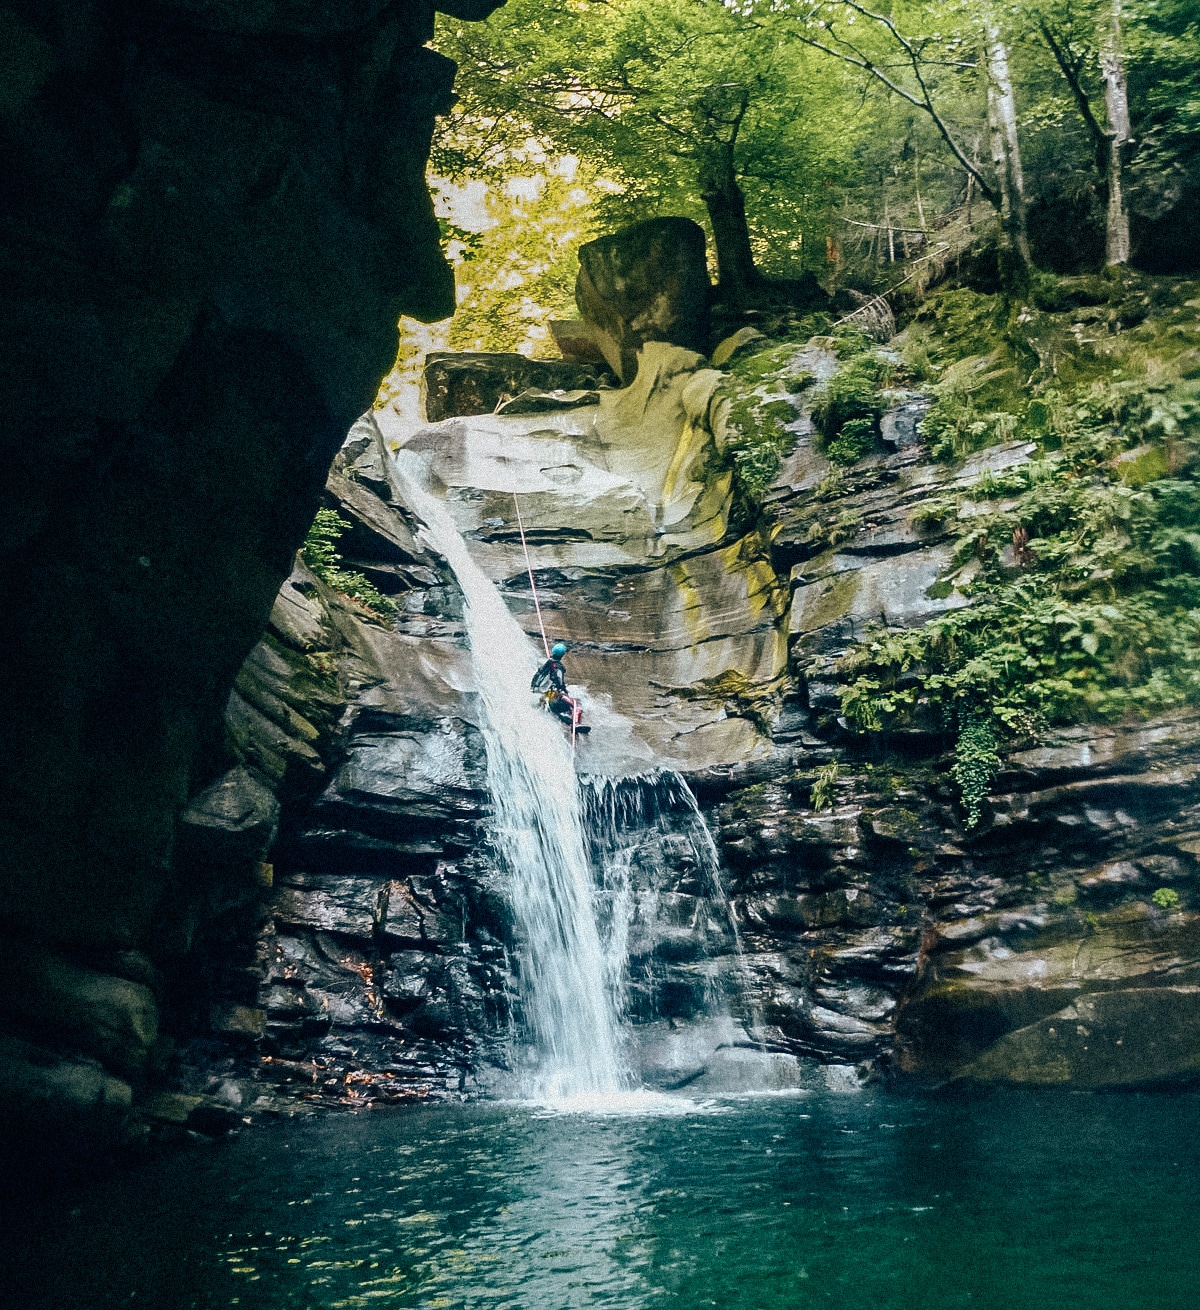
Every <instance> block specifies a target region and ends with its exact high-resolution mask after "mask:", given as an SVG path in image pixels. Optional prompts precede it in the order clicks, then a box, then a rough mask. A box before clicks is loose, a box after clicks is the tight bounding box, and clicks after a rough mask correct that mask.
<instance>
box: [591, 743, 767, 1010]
mask: <svg viewBox="0 0 1200 1310" xmlns="http://www.w3.org/2000/svg"><path fill="white" fill-rule="evenodd" d="M583 811H584V823H585V827H586V830H587V833H588V836H589V839H590V841H591V843H592V848H593V852H594V855H593V858H594V861H595V863H596V865H597V867H598V868H600V869H601V871H602V876H603V883H604V888H605V891H606V893H607V894H608V898H609V913H608V920H609V922H608V924H607V925H606V927H607V931H606V932H605V933H604V940H605V956H606V969H607V974H608V976H609V978H610V988H611V990H612V992H613V994H614V995H615V996H617V997H621V996H623V995H624V994H625V992H626V991H627V988H628V979H627V978H626V977H625V976H624V966H625V964H626V963H627V960H628V951H627V948H626V941H627V939H628V936H629V919H630V917H631V915H632V914H633V912H634V905H633V899H634V897H633V889H632V887H631V870H630V863H631V859H632V857H633V856H634V855H635V854H636V847H632V846H630V845H629V844H628V840H629V839H628V836H627V834H644V833H645V832H646V830H647V829H651V828H653V827H655V826H660V825H666V826H668V827H669V828H670V830H671V831H673V832H675V833H678V834H679V835H680V836H682V837H684V838H685V840H686V841H687V844H688V846H689V847H690V849H691V852H692V855H693V857H694V858H695V867H696V873H697V875H698V881H699V885H700V886H702V887H704V888H705V889H706V892H705V894H706V896H707V899H708V902H709V904H710V905H711V906H713V907H714V908H715V909H716V910H717V912H718V914H719V916H720V918H721V919H722V920H723V921H724V926H725V930H726V931H727V933H728V939H729V942H730V944H731V945H732V951H733V957H734V959H735V961H736V965H737V978H738V987H737V990H738V991H740V992H741V993H742V1003H743V1006H744V1008H745V1010H746V1011H747V1014H748V1018H749V1021H750V1022H749V1026H750V1030H751V1031H752V1032H758V1031H760V1030H761V1028H762V1016H761V1015H760V1013H759V1011H758V1006H757V1004H756V1003H755V1001H754V1000H753V991H754V988H753V981H752V979H751V977H750V973H749V969H748V967H747V964H746V956H745V952H744V950H743V948H742V935H741V929H740V927H739V926H738V921H737V915H736V913H735V912H734V908H733V904H732V902H731V901H730V899H729V893H728V892H727V891H726V890H725V882H724V879H723V878H722V876H721V855H720V852H719V851H718V850H717V843H716V840H715V839H714V837H713V834H712V829H711V828H709V826H708V823H707V821H706V820H705V818H704V812H703V811H702V810H701V808H700V803H699V802H698V801H697V799H696V796H695V793H694V792H693V791H692V789H691V788H690V787H689V786H688V784H687V779H686V778H684V777H683V775H682V774H679V773H677V772H675V770H673V769H656V770H654V771H653V772H651V773H644V774H639V775H637V776H634V777H626V778H602V777H589V778H585V779H584V786H583ZM707 992H708V995H707V998H706V1008H707V1009H708V1010H709V1012H710V1013H712V1014H716V1013H718V1012H720V1011H722V1010H724V1011H727V1010H728V1006H729V1004H730V1002H731V1001H732V1000H733V999H734V998H733V997H732V996H730V995H728V994H726V993H724V992H723V989H722V986H721V983H720V980H719V978H718V976H717V975H715V974H714V975H713V976H712V978H711V979H710V982H709V986H708V988H707Z"/></svg>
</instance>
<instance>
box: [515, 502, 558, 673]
mask: <svg viewBox="0 0 1200 1310" xmlns="http://www.w3.org/2000/svg"><path fill="white" fill-rule="evenodd" d="M513 504H514V505H515V506H516V508H517V527H518V528H519V529H520V530H521V549H522V550H523V551H524V552H525V569H526V572H527V573H528V574H529V591H530V594H531V595H532V596H533V611H534V613H535V614H536V615H537V621H538V628H539V629H540V630H541V634H542V649H543V650H544V651H545V652H546V658H547V659H549V658H550V643H549V642H548V641H547V640H546V625H545V624H544V623H543V622H542V606H541V603H540V602H539V601H538V594H537V583H536V582H535V581H534V580H533V562H532V561H531V560H530V558H529V543H528V542H527V541H526V540H525V524H524V523H523V522H522V520H521V502H520V501H519V500H518V499H517V493H516V492H515V491H514V492H513Z"/></svg>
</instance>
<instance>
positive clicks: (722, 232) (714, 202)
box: [700, 147, 763, 309]
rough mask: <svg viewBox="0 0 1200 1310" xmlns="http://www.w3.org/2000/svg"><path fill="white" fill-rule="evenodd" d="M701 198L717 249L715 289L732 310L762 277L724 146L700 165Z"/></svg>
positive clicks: (729, 154) (730, 153) (749, 296)
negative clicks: (755, 260) (755, 259)
mask: <svg viewBox="0 0 1200 1310" xmlns="http://www.w3.org/2000/svg"><path fill="white" fill-rule="evenodd" d="M700 198H701V199H702V200H703V201H704V205H705V208H706V209H707V210H708V218H709V221H710V222H711V223H712V231H713V245H714V247H715V248H716V252H717V291H718V293H719V295H720V298H721V299H722V300H723V301H724V302H725V304H726V305H729V306H730V307H731V308H734V309H741V308H744V307H745V306H746V305H748V304H750V303H751V301H752V300H753V299H754V292H755V291H756V290H757V289H758V288H759V287H760V286H761V285H762V281H763V277H762V274H761V273H760V272H759V271H758V268H757V266H756V265H755V263H754V251H753V250H752V249H751V247H750V228H749V227H748V226H747V223H746V198H745V196H743V195H742V188H741V187H740V186H739V185H738V181H737V174H736V173H735V171H734V167H733V150H732V148H731V147H730V148H728V149H723V150H721V152H720V153H719V154H717V155H715V156H713V157H712V158H710V159H708V160H706V161H705V162H704V163H703V164H702V165H701V171H700Z"/></svg>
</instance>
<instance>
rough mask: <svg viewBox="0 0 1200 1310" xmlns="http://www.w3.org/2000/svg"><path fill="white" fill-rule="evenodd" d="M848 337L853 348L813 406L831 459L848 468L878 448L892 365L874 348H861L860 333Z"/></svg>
mask: <svg viewBox="0 0 1200 1310" xmlns="http://www.w3.org/2000/svg"><path fill="white" fill-rule="evenodd" d="M845 340H848V341H850V342H851V344H852V345H853V347H854V349H852V350H851V351H849V353H847V354H846V355H845V357H844V362H843V363H842V364H841V366H840V367H839V368H838V370H837V372H836V373H835V374H834V375H833V377H831V378H830V379H829V381H828V382H826V383H824V384H823V385H822V386H821V388H820V391H819V394H818V396H817V401H816V404H815V405H814V406H813V423H814V424H815V425H816V428H817V432H818V434H819V437H820V441H819V444H820V445H821V446H822V448H823V449H824V451H825V454H826V455H827V456H828V457H829V459H830V461H831V462H832V463H834V464H837V465H840V466H842V467H844V468H848V467H849V466H850V465H852V464H857V463H858V461H859V460H860V459H862V458H864V457H865V456H866V455H869V454H870V453H871V451H872V450H874V449H875V447H876V444H877V441H878V437H879V418H880V415H881V414H882V413H883V411H884V409H885V408H886V399H885V397H884V394H883V391H882V386H883V382H884V380H885V378H886V377H887V375H888V373H889V371H890V366H889V365H888V364H887V363H886V362H885V361H884V360H882V359H881V358H880V356H879V353H878V351H877V350H875V349H874V348H869V349H865V350H864V349H860V347H861V346H862V341H860V340H858V338H857V336H853V337H849V338H845ZM868 344H869V343H868Z"/></svg>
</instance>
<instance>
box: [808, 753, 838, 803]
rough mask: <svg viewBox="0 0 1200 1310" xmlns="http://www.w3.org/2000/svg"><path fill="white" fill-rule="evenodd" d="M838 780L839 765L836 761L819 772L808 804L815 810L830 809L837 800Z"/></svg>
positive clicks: (809, 795)
mask: <svg viewBox="0 0 1200 1310" xmlns="http://www.w3.org/2000/svg"><path fill="white" fill-rule="evenodd" d="M837 780H838V765H837V761H836V760H834V762H833V763H832V764H826V765H825V767H824V768H822V769H818V770H817V777H816V781H815V782H814V783H813V785H812V786H811V787H810V788H809V791H808V803H809V805H810V806H811V807H812V808H813V809H814V810H827V809H829V808H830V807H831V806H832V805H833V802H834V799H835V785H836V783H837Z"/></svg>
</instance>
